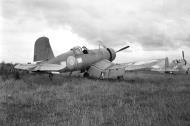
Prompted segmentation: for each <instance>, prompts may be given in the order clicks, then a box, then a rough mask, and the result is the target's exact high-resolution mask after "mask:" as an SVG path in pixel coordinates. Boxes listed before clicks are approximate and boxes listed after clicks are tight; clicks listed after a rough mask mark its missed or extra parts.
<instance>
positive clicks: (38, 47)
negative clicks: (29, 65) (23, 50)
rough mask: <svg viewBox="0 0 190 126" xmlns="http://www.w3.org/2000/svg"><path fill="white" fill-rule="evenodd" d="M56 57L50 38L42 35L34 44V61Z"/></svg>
mask: <svg viewBox="0 0 190 126" xmlns="http://www.w3.org/2000/svg"><path fill="white" fill-rule="evenodd" d="M51 58H54V54H53V51H52V49H51V46H50V43H49V39H48V38H47V37H40V38H38V39H37V40H36V42H35V45H34V62H36V61H44V60H49V59H51Z"/></svg>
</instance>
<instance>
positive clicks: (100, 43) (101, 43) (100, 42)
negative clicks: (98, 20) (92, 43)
mask: <svg viewBox="0 0 190 126" xmlns="http://www.w3.org/2000/svg"><path fill="white" fill-rule="evenodd" d="M98 42H99V45H101V46H102V47H104V48H107V47H106V46H105V45H104V44H103V42H102V41H101V40H99V41H98Z"/></svg>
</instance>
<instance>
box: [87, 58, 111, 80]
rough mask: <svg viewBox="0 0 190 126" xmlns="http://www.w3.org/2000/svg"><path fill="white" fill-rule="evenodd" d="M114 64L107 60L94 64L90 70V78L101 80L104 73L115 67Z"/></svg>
mask: <svg viewBox="0 0 190 126" xmlns="http://www.w3.org/2000/svg"><path fill="white" fill-rule="evenodd" d="M113 65H114V64H113V63H112V62H110V61H108V60H106V59H104V60H101V61H99V62H97V63H95V64H92V65H91V66H90V68H89V70H88V73H89V75H90V76H92V77H95V78H101V76H102V73H103V72H104V71H105V70H106V69H108V68H109V67H111V66H113Z"/></svg>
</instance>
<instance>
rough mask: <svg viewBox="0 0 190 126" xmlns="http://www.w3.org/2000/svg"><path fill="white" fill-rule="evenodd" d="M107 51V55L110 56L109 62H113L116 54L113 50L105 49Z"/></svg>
mask: <svg viewBox="0 0 190 126" xmlns="http://www.w3.org/2000/svg"><path fill="white" fill-rule="evenodd" d="M107 50H108V52H109V54H110V59H109V60H110V61H113V60H114V59H115V57H116V52H115V50H114V49H112V48H107Z"/></svg>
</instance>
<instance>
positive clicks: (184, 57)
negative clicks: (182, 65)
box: [182, 51, 185, 60]
mask: <svg viewBox="0 0 190 126" xmlns="http://www.w3.org/2000/svg"><path fill="white" fill-rule="evenodd" d="M182 57H183V60H185V56H184V51H182Z"/></svg>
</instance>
